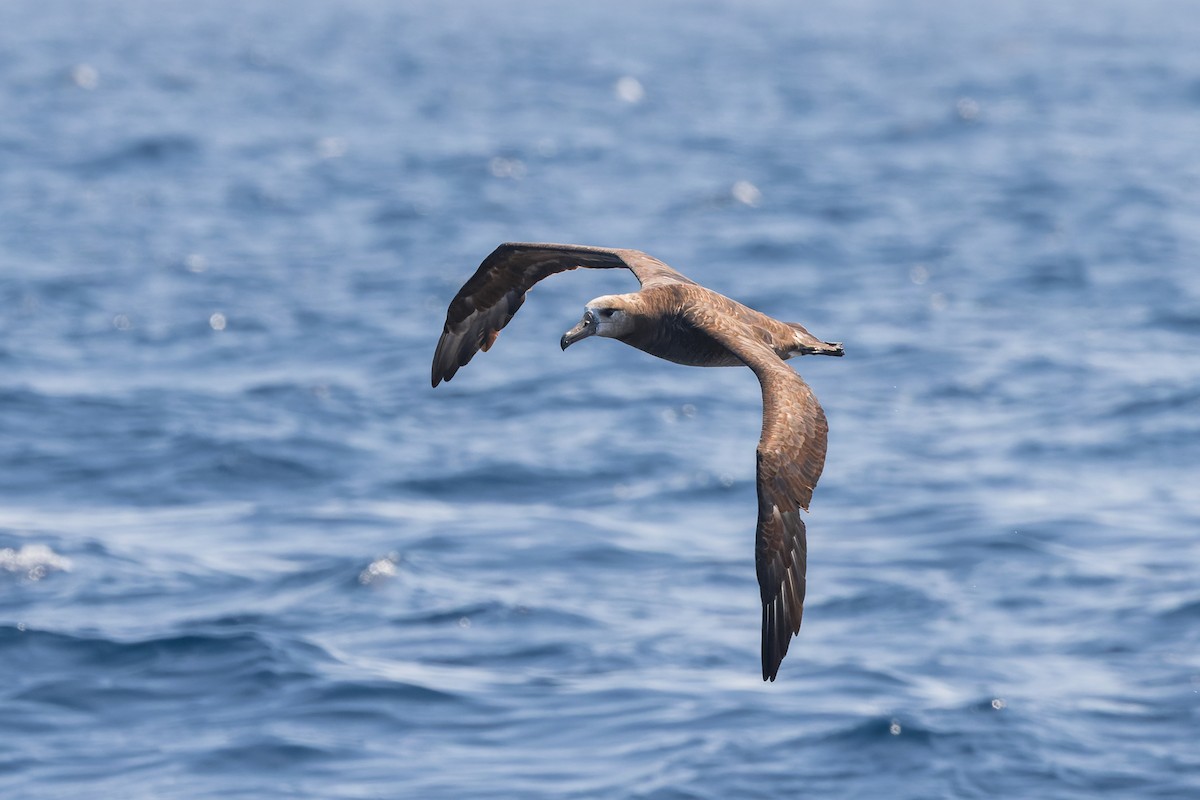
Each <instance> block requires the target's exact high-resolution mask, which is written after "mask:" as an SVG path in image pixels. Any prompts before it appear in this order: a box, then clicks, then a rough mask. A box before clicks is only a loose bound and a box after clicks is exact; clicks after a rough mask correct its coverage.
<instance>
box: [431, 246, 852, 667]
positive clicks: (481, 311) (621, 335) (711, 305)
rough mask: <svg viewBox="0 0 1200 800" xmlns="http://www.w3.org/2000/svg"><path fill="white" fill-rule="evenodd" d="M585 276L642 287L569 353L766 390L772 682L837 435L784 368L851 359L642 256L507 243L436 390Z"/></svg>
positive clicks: (767, 614)
mask: <svg viewBox="0 0 1200 800" xmlns="http://www.w3.org/2000/svg"><path fill="white" fill-rule="evenodd" d="M578 267H588V268H591V269H611V268H614V267H623V268H625V269H628V270H629V271H630V272H632V273H633V274H634V275H635V276H637V279H638V280H639V281H640V282H641V284H642V288H641V290H640V291H637V292H633V293H631V294H617V295H606V296H604V297H597V298H596V299H595V300H592V301H591V302H590V303H588V304H587V306H586V307H585V310H584V313H583V319H582V320H580V322H579V324H578V325H576V326H575V327H574V328H572V329H571V330H569V331H567V332H566V333H565V334H563V337H562V341H561V345H562V349H563V350H566V349H567V348H568V347H569V346H570V345H572V344H574V343H575V342H577V341H579V340H580V339H585V338H587V337H589V336H605V337H608V338H610V339H618V340H620V341H622V342H624V343H625V344H627V345H630V346H632V347H636V348H637V349H639V350H642V351H645V352H647V353H649V354H650V355H652V356H658V357H659V358H665V359H666V360H667V361H674V362H675V363H676V364H685V365H687V366H692V367H732V366H747V367H749V368H750V369H752V370H754V374H755V375H757V376H758V380H759V383H761V384H762V395H763V427H762V436H761V438H760V439H759V442H758V530H757V538H756V542H755V564H756V566H757V568H758V585H759V589H760V590H761V593H762V604H763V614H762V671H763V680H772V681H773V680H775V676H776V674H777V673H778V672H779V664H780V662H781V661H783V657H784V655H785V654H786V653H787V649H788V643H789V642H790V641H791V638H792V636H793V635H794V634H796V633H799V631H800V619H801V616H802V615H803V613H804V572H805V566H806V563H807V560H808V546H807V543H806V541H805V528H804V520H802V519H801V518H800V511H799V510H800V509H801V508H803V509H804V510H805V511H807V510H808V504H809V501H810V500H811V499H812V492H813V487H814V486H816V485H817V479H818V478H820V477H821V468H822V467H823V466H824V465H825V441H826V435H827V434H828V431H829V426H828V425H827V424H826V422H825V412H824V411H822V410H821V405H820V404H819V403H818V402H817V398H816V397H815V396H814V395H813V392H812V389H810V388H809V387H808V384H806V383H805V382H804V381H803V380H801V378H800V376H799V375H797V374H796V373H795V372H794V371H793V370H792V369H791V368H790V367H788V366H787V365H786V364H784V363H783V362H784V361H786V360H787V359H789V358H791V357H792V356H801V355H824V356H840V355H843V354H844V352H845V351H844V350H843V349H842V346H841V344H840V343H837V342H823V341H821V340H820V339H817V338H816V337H815V336H813V335H812V334H811V333H809V332H808V331H807V330H805V329H804V328H803V327H802V326H800V325H798V324H796V323H794V322H780V321H779V320H776V319H772V318H771V317H768V316H766V315H765V314H761V313H759V312H758V311H755V310H754V309H752V308H747V307H746V306H744V305H742V304H741V303H737V302H735V301H733V300H730V299H729V298H728V297H725V296H724V295H720V294H717V293H716V292H714V291H712V290H711V289H706V288H705V287H703V286H701V285H699V284H698V283H696V282H694V281H691V280H688V279H687V278H685V277H684V276H683V275H680V274H679V273H678V272H676V271H675V270H673V269H671V268H670V267H668V266H667V265H666V264H664V263H663V262H661V261H659V260H658V259H657V258H654V257H652V256H649V255H646V254H645V253H643V252H641V251H639V250H624V249H616V248H608V247H585V246H583V245H575V244H532V243H512V242H510V243H507V244H502V245H500V246H499V247H497V248H496V250H495V251H494V252H493V253H492V254H491V255H490V256H488V257H487V258H485V259H484V261H483V263H482V264H480V265H479V269H478V270H476V271H475V274H474V275H472V276H471V279H470V280H468V281H467V282H466V283H465V284H463V287H462V288H461V289H460V290H459V291H458V294H457V295H455V296H454V300H453V301H451V303H450V309H449V311H447V312H446V326H445V327H444V328H443V329H442V337H441V338H440V339H439V340H438V343H437V350H436V351H434V354H433V385H434V386H437V385H438V384H439V383H441V382H442V381H448V380H450V379H451V378H453V377H454V374H455V373H456V372H458V368H459V367H461V366H463V365H464V364H466V363H467V362H468V361H470V360H471V357H472V356H474V355H475V354H476V353H477V352H479V351H480V350H487V349H489V348H490V347H491V346H492V345H493V344H494V343H495V341H496V337H497V336H498V335H499V333H500V329H501V328H503V327H504V326H505V325H507V324H508V321H509V320H510V319H512V318H513V315H514V314H516V313H517V309H519V308H520V307H521V304H522V303H524V302H525V293H526V292H528V291H529V290H530V289H531V288H532V287H533V285H534V284H535V283H537V282H538V281H540V280H542V279H543V278H546V277H548V276H550V275H553V274H555V273H556V272H566V271H567V270H572V269H576V268H578Z"/></svg>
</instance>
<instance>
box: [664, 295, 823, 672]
mask: <svg viewBox="0 0 1200 800" xmlns="http://www.w3.org/2000/svg"><path fill="white" fill-rule="evenodd" d="M685 319H687V320H688V321H689V322H690V323H691V324H692V325H693V326H695V327H696V328H698V329H700V330H702V331H704V332H705V333H707V334H708V335H709V336H711V337H713V338H714V339H716V340H717V341H718V342H720V343H721V344H722V345H724V346H725V347H726V348H727V349H728V350H729V351H730V352H732V353H733V354H734V355H736V356H737V357H738V358H739V359H741V360H742V361H743V362H744V363H745V364H746V366H748V367H750V369H752V370H754V374H755V375H757V376H758V380H759V383H760V384H761V385H762V396H763V426H762V437H761V438H760V439H759V442H758V532H757V537H756V540H755V551H754V553H755V559H754V560H755V565H756V567H757V568H758V586H759V589H760V591H761V594H762V604H763V615H762V669H763V680H772V681H773V680H775V676H776V674H778V672H779V664H780V662H781V661H783V657H784V655H786V654H787V650H788V643H789V642H790V641H791V638H792V636H793V635H795V634H797V633H799V632H800V620H801V618H802V617H803V615H804V586H805V582H804V573H805V568H806V566H807V562H808V544H807V541H806V538H805V537H806V531H805V528H804V520H803V519H801V518H800V509H802V508H803V509H804V510H806V511H807V510H808V504H809V502H810V501H811V500H812V493H813V488H814V487H815V486H816V485H817V480H818V479H819V478H820V477H821V470H822V468H823V467H824V466H825V444H826V439H827V437H828V433H829V426H828V424H827V423H826V421H825V412H824V411H823V410H822V409H821V404H820V403H818V402H817V398H816V396H815V395H814V394H813V391H812V389H810V388H809V386H808V384H807V383H805V382H804V381H803V380H802V379H801V378H800V376H799V375H797V374H796V373H795V371H793V370H792V368H791V367H789V366H788V365H787V364H785V363H784V362H783V361H782V360H781V359H780V358H779V356H777V355H776V354H775V352H774V351H773V350H772V349H771V348H770V347H768V346H767V345H766V344H765V343H764V342H763V341H762V339H761V338H760V337H758V336H755V335H754V331H753V329H752V328H750V327H749V326H748V325H746V324H745V323H742V322H740V321H738V320H735V319H732V318H730V317H727V316H722V315H719V313H718V312H716V311H714V310H712V309H708V308H704V307H692V308H689V309H687V310H686V312H685Z"/></svg>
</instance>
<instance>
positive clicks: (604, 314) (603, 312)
mask: <svg viewBox="0 0 1200 800" xmlns="http://www.w3.org/2000/svg"><path fill="white" fill-rule="evenodd" d="M612 315H613V310H612V309H611V308H602V309H600V316H602V317H604V318H605V319H608V318H609V317H611V316H612Z"/></svg>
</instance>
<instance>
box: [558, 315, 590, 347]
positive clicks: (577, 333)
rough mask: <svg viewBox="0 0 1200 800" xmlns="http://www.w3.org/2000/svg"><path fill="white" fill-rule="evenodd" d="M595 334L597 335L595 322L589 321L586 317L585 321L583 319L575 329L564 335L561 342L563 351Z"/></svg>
mask: <svg viewBox="0 0 1200 800" xmlns="http://www.w3.org/2000/svg"><path fill="white" fill-rule="evenodd" d="M595 333H596V323H595V321H594V320H589V319H588V318H587V317H584V318H583V319H581V320H580V321H579V324H578V325H576V326H575V327H574V328H571V330H569V331H567V332H566V333H564V334H563V337H562V339H561V340H560V341H559V344H560V345H562V349H563V350H566V349H567V348H568V347H570V346H571V345H573V344H575V343H576V342H578V341H579V340H580V339H586V338H587V337H589V336H592V335H593V334H595Z"/></svg>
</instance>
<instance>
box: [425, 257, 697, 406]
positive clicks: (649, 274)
mask: <svg viewBox="0 0 1200 800" xmlns="http://www.w3.org/2000/svg"><path fill="white" fill-rule="evenodd" d="M578 267H588V268H592V269H611V268H616V267H624V268H625V269H628V270H629V271H631V272H632V273H633V274H634V275H635V276H637V279H638V280H639V281H640V282H641V284H642V286H643V287H646V286H656V285H661V284H666V283H692V281H690V280H688V279H687V278H685V277H683V276H682V275H680V274H679V273H678V272H676V271H675V270H673V269H671V268H670V267H668V266H667V265H666V264H664V263H663V262H661V261H659V260H658V259H656V258H654V257H652V256H648V255H646V254H645V253H643V252H641V251H640V250H621V249H615V248H608V247H586V246H584V245H576V244H539V243H527V242H508V243H506V244H502V245H500V246H499V247H497V248H496V249H495V250H494V251H492V254H491V255H489V256H488V257H487V258H485V259H484V260H483V263H482V264H480V265H479V269H477V270H476V271H475V274H474V275H472V276H471V278H470V280H468V281H467V282H466V283H465V284H463V287H462V288H461V289H459V291H458V294H456V295H455V296H454V299H453V300H452V301H451V302H450V308H449V310H447V312H446V324H445V327H443V328H442V336H441V338H440V339H439V340H438V343H437V349H436V350H434V354H433V374H432V380H433V385H434V386H437V385H438V384H439V383H441V382H442V381H448V380H450V379H451V378H453V377H454V374H455V373H456V372H458V368H459V367H461V366H463V365H464V364H466V363H467V362H468V361H470V360H471V358H472V357H473V356H474V355H475V354H476V353H477V352H479V351H480V350H487V349H488V348H490V347H491V346H492V344H493V343H494V342H495V341H496V337H497V335H499V333H500V330H501V329H502V328H503V327H504V326H505V325H507V324H508V322H509V320H511V319H512V318H513V315H514V314H516V313H517V310H518V309H520V308H521V305H522V304H523V303H524V302H525V293H526V292H528V291H529V290H530V289H531V288H533V285H534V284H536V283H537V282H538V281H540V280H542V279H543V278H547V277H549V276H551V275H553V274H555V273H557V272H566V271H567V270H572V269H576V268H578Z"/></svg>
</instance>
